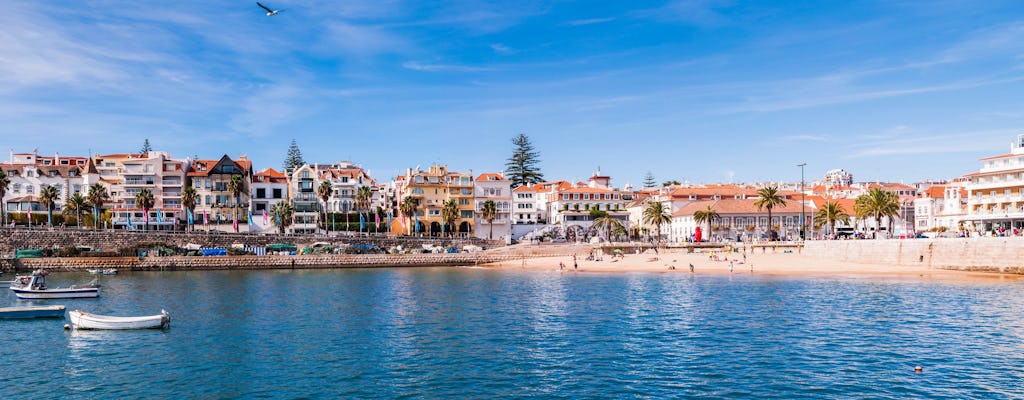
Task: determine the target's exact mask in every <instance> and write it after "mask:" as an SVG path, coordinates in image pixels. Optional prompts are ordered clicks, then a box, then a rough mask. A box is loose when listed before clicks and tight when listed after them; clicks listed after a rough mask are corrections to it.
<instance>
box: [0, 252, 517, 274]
mask: <svg viewBox="0 0 1024 400" xmlns="http://www.w3.org/2000/svg"><path fill="white" fill-rule="evenodd" d="M508 259H510V257H508V256H495V255H487V254H482V253H475V254H472V253H458V254H331V255H305V256H226V257H183V256H176V257H144V258H137V257H103V258H98V257H67V258H26V259H17V260H6V261H7V264H6V268H5V270H11V269H13V270H17V271H31V270H34V269H39V268H45V269H48V270H52V271H84V270H87V269H101V268H117V269H120V270H131V271H189V270H221V269H239V270H243V269H288V268H295V269H312V268H371V267H439V266H462V265H476V264H484V263H490V262H499V261H506V260H508Z"/></svg>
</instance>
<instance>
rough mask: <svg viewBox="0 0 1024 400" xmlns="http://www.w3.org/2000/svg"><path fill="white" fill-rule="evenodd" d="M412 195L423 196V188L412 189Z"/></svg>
mask: <svg viewBox="0 0 1024 400" xmlns="http://www.w3.org/2000/svg"><path fill="white" fill-rule="evenodd" d="M346 192H347V191H346ZM346 194H347V193H346ZM412 194H423V188H413V189H412Z"/></svg>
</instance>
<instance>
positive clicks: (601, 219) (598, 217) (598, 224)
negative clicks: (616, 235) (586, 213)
mask: <svg viewBox="0 0 1024 400" xmlns="http://www.w3.org/2000/svg"><path fill="white" fill-rule="evenodd" d="M590 218H591V219H592V220H593V221H594V222H593V223H592V225H591V228H592V229H597V230H600V231H603V232H604V234H605V235H604V237H605V240H607V241H608V243H611V242H612V231H616V232H620V231H622V230H625V229H626V224H625V223H624V222H622V220H621V219H618V218H615V217H612V216H611V215H608V213H607V212H604V211H601V210H597V209H594V210H590Z"/></svg>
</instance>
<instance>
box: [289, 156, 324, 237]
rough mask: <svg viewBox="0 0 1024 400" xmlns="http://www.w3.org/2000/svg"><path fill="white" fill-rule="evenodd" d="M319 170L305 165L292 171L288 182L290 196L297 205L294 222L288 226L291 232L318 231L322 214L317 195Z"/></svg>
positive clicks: (295, 205)
mask: <svg viewBox="0 0 1024 400" xmlns="http://www.w3.org/2000/svg"><path fill="white" fill-rule="evenodd" d="M318 183H319V181H318V180H317V171H316V168H314V167H313V166H311V165H308V164H307V165H303V166H301V167H298V168H296V169H295V170H294V171H293V172H292V173H291V179H290V180H289V182H288V193H289V195H288V198H289V199H290V200H291V202H292V206H294V207H295V213H294V216H293V217H294V222H293V223H292V224H291V226H289V227H288V230H287V231H288V232H291V233H316V231H317V229H318V227H317V221H319V216H320V211H321V207H320V200H319V199H318V198H317V195H316V187H317V184H318Z"/></svg>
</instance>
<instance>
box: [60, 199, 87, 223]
mask: <svg viewBox="0 0 1024 400" xmlns="http://www.w3.org/2000/svg"><path fill="white" fill-rule="evenodd" d="M87 207H89V201H88V200H86V199H85V196H82V194H81V193H77V192H76V193H75V194H73V195H71V197H68V201H67V203H66V204H64V211H65V212H73V213H75V221H76V224H75V225H78V227H79V228H81V227H82V211H85V209H86V208H87Z"/></svg>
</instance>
